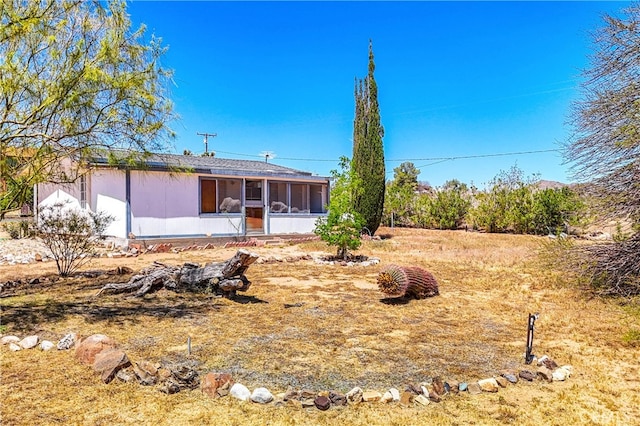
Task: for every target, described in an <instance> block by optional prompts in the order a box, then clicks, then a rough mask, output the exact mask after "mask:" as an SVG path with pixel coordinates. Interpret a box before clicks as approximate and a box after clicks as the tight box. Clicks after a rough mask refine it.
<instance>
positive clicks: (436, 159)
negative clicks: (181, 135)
mask: <svg viewBox="0 0 640 426" xmlns="http://www.w3.org/2000/svg"><path fill="white" fill-rule="evenodd" d="M218 152H219V153H221V154H229V155H237V156H241V157H252V158H262V157H260V156H259V155H252V154H241V153H237V152H229V151H218ZM547 152H560V150H559V149H540V150H534V151H517V152H500V153H492V154H474V155H458V156H452V157H424V158H399V159H389V160H385V163H393V162H400V163H402V162H407V161H411V162H413V161H433V163H430V164H425V165H422V166H419V167H428V166H433V165H435V164H438V163H442V162H445V161H453V160H465V159H471V158H488V157H507V156H514V155H532V154H543V153H547ZM279 158H280V160H288V161H308V162H333V163H335V162H337V161H338V160H337V159H322V158H293V157H279Z"/></svg>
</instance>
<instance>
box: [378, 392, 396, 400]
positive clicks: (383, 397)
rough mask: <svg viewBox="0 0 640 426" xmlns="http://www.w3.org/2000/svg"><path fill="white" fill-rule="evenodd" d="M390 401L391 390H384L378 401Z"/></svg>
mask: <svg viewBox="0 0 640 426" xmlns="http://www.w3.org/2000/svg"><path fill="white" fill-rule="evenodd" d="M391 401H393V395H391V392H389V391H386V392H385V393H384V395H382V398H380V402H387V403H389V402H391Z"/></svg>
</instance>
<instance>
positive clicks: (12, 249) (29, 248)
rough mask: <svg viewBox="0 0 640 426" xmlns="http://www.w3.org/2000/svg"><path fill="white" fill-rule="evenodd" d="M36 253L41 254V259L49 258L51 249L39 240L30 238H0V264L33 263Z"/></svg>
mask: <svg viewBox="0 0 640 426" xmlns="http://www.w3.org/2000/svg"><path fill="white" fill-rule="evenodd" d="M36 254H39V255H40V256H42V260H43V261H47V260H51V251H50V250H49V249H48V248H47V247H46V246H45V245H44V244H43V243H42V242H41V241H38V240H35V239H31V238H23V239H20V240H12V239H6V240H0V265H16V264H19V263H24V264H26V263H33V262H35V261H36Z"/></svg>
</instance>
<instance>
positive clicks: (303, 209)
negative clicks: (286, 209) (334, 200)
mask: <svg viewBox="0 0 640 426" xmlns="http://www.w3.org/2000/svg"><path fill="white" fill-rule="evenodd" d="M291 213H309V185H306V184H294V183H292V184H291Z"/></svg>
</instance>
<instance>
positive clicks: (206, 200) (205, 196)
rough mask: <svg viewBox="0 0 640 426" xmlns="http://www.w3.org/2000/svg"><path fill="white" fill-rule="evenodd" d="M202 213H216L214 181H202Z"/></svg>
mask: <svg viewBox="0 0 640 426" xmlns="http://www.w3.org/2000/svg"><path fill="white" fill-rule="evenodd" d="M200 212H201V213H215V212H216V181H215V180H213V179H202V180H201V181H200Z"/></svg>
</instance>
